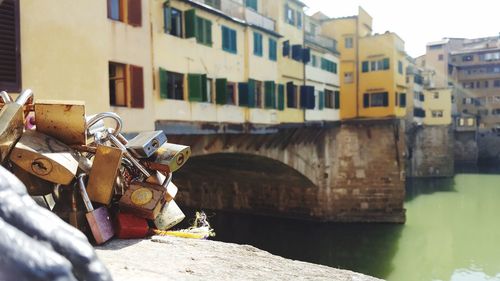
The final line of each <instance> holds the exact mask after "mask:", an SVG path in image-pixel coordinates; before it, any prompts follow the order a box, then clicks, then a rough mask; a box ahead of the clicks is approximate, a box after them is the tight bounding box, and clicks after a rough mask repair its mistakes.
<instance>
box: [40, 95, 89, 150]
mask: <svg viewBox="0 0 500 281" xmlns="http://www.w3.org/2000/svg"><path fill="white" fill-rule="evenodd" d="M35 124H36V130H37V131H39V132H41V133H44V134H46V135H49V136H51V137H54V138H56V139H58V140H60V141H62V142H64V143H65V144H67V145H73V144H79V145H85V144H87V134H86V120H85V102H83V101H58V100H43V101H37V102H36V103H35Z"/></svg>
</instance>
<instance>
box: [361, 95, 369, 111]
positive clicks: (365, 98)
mask: <svg viewBox="0 0 500 281" xmlns="http://www.w3.org/2000/svg"><path fill="white" fill-rule="evenodd" d="M363 107H364V108H368V107H370V94H364V95H363Z"/></svg>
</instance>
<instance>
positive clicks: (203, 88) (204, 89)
mask: <svg viewBox="0 0 500 281" xmlns="http://www.w3.org/2000/svg"><path fill="white" fill-rule="evenodd" d="M200 80H201V101H204V102H208V88H207V75H206V74H202V75H201V78H200Z"/></svg>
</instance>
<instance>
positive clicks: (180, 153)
mask: <svg viewBox="0 0 500 281" xmlns="http://www.w3.org/2000/svg"><path fill="white" fill-rule="evenodd" d="M190 156H191V148H190V147H189V146H185V145H180V144H174V143H164V144H163V145H162V146H161V147H160V148H159V149H158V150H157V151H156V152H155V153H154V154H153V155H152V156H151V157H149V158H145V159H140V162H141V163H142V164H143V165H144V166H146V167H147V168H149V169H153V170H157V171H162V172H165V173H173V172H175V171H177V170H178V169H179V168H180V167H182V166H183V165H184V164H185V163H186V162H187V160H188V159H189V157H190Z"/></svg>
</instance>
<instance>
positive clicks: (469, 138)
mask: <svg viewBox="0 0 500 281" xmlns="http://www.w3.org/2000/svg"><path fill="white" fill-rule="evenodd" d="M453 150H454V155H455V164H457V165H461V164H472V165H476V164H477V161H478V156H479V148H478V145H477V141H476V131H467V132H460V131H455V143H454V148H453Z"/></svg>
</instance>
